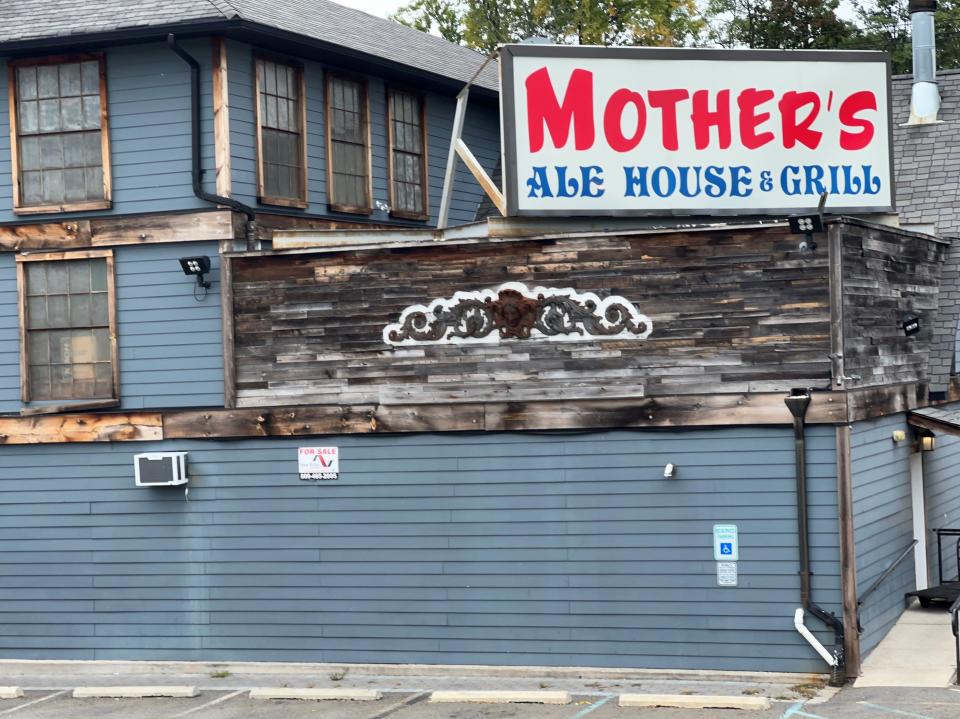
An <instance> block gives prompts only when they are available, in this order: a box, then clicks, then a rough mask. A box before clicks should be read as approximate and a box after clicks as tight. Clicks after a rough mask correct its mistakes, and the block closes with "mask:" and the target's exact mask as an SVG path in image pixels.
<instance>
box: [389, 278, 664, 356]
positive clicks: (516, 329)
mask: <svg viewBox="0 0 960 719" xmlns="http://www.w3.org/2000/svg"><path fill="white" fill-rule="evenodd" d="M652 329H653V324H652V323H651V322H650V318H649V317H647V316H646V315H643V314H640V313H639V312H638V311H637V309H636V308H635V307H634V306H633V303H632V302H630V301H629V300H627V299H626V298H624V297H619V296H616V295H613V296H610V297H605V298H603V299H601V298H600V297H599V296H597V295H595V294H593V293H592V292H584V293H582V294H581V293H578V292H577V291H575V290H573V289H572V288H569V287H568V288H563V289H561V288H557V287H535V288H533V289H532V290H531V289H529V288H528V287H527V286H526V285H524V284H523V283H520V282H507V283H506V284H503V285H500V286H499V287H497V288H495V289H486V290H478V291H476V292H455V293H454V295H453V297H451V298H449V299H447V298H439V299H435V300H433V302H431V303H430V304H429V305H426V306H424V305H411V306H410V307H407V308H406V309H404V310H403V312H402V313H401V314H400V321H399V322H397V323H396V324H391V325H387V326H386V327H384V328H383V341H384V342H385V343H386V344H389V345H395V346H404V345H415V344H470V343H486V344H495V343H497V342H499V341H500V340H507V339H520V340H525V339H546V340H551V341H566V342H584V341H587V340H590V339H638V340H642V339H646V338H647V337H649V336H650V332H651V331H652Z"/></svg>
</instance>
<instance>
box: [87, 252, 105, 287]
mask: <svg viewBox="0 0 960 719" xmlns="http://www.w3.org/2000/svg"><path fill="white" fill-rule="evenodd" d="M90 289H91V290H93V291H94V292H106V291H107V261H106V260H93V261H91V262H90Z"/></svg>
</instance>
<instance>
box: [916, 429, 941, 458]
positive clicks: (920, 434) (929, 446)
mask: <svg viewBox="0 0 960 719" xmlns="http://www.w3.org/2000/svg"><path fill="white" fill-rule="evenodd" d="M916 432H917V448H918V449H919V450H920V451H921V452H932V451H933V450H934V448H935V447H936V446H937V435H935V434H934V433H933V432H931V431H930V430H929V429H922V428H921V429H918V430H916Z"/></svg>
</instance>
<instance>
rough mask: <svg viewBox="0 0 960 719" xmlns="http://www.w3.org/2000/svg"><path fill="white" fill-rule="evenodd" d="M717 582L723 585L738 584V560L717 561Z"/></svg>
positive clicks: (731, 585) (733, 585)
mask: <svg viewBox="0 0 960 719" xmlns="http://www.w3.org/2000/svg"><path fill="white" fill-rule="evenodd" d="M717 584H719V585H720V586H721V587H735V586H737V563H736V562H717Z"/></svg>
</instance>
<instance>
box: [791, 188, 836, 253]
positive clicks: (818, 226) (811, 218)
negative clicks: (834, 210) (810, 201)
mask: <svg viewBox="0 0 960 719" xmlns="http://www.w3.org/2000/svg"><path fill="white" fill-rule="evenodd" d="M826 204H827V193H826V192H824V193H823V194H821V195H820V203H819V204H818V205H817V211H816V212H811V213H810V214H807V215H791V216H790V217H788V218H787V224H788V225H790V232H792V233H793V234H795V235H803V236H804V238H803V239H802V240H800V245H799V246H798V247H797V249H798V250H800V252H802V253H803V254H805V255H808V254H810V253H811V252H814V251H816V249H817V243H816V242H814V241H813V235H814V233H816V232H823V208H824V206H825V205H826Z"/></svg>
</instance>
